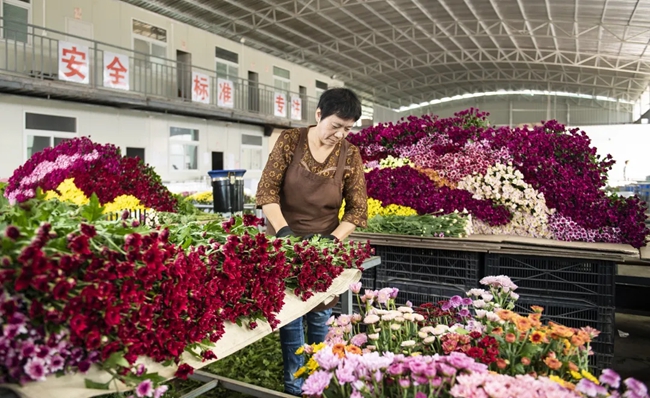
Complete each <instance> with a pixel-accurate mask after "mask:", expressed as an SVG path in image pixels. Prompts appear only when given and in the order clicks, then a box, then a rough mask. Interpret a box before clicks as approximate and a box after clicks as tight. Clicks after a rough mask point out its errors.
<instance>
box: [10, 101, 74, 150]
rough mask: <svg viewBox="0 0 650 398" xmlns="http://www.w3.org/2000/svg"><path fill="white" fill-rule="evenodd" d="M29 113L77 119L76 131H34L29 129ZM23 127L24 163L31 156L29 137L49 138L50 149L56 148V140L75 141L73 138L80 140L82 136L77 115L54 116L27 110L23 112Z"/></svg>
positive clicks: (39, 111) (48, 113)
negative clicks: (28, 150)
mask: <svg viewBox="0 0 650 398" xmlns="http://www.w3.org/2000/svg"><path fill="white" fill-rule="evenodd" d="M28 113H34V114H39V115H47V116H62V117H69V118H73V119H75V121H76V123H75V127H76V130H77V131H75V132H74V133H72V132H66V131H50V130H32V129H28V128H27V114H28ZM22 126H23V163H24V162H26V161H28V160H29V158H30V157H31V156H28V152H27V137H28V136H38V137H49V138H50V148H52V147H54V138H68V139H73V138H78V137H79V136H80V134H79V118H78V117H77V116H75V115H72V114H69V113H60V114H54V113H52V112H43V111H41V110H36V109H26V110H23V119H22Z"/></svg>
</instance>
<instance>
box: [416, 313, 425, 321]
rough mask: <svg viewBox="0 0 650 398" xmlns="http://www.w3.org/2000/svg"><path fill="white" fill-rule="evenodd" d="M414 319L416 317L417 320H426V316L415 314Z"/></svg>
mask: <svg viewBox="0 0 650 398" xmlns="http://www.w3.org/2000/svg"><path fill="white" fill-rule="evenodd" d="M413 319H414V320H415V321H416V322H422V321H423V320H424V316H422V315H420V314H413Z"/></svg>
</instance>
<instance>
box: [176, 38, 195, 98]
mask: <svg viewBox="0 0 650 398" xmlns="http://www.w3.org/2000/svg"><path fill="white" fill-rule="evenodd" d="M176 84H177V86H178V97H179V98H182V99H184V100H186V101H192V54H190V53H188V52H185V51H181V50H176Z"/></svg>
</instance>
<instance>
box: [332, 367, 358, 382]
mask: <svg viewBox="0 0 650 398" xmlns="http://www.w3.org/2000/svg"><path fill="white" fill-rule="evenodd" d="M336 379H337V380H338V381H339V383H341V384H345V383H352V382H354V381H355V380H357V378H356V377H355V376H354V366H349V365H347V366H346V365H343V366H340V367H339V368H338V369H336Z"/></svg>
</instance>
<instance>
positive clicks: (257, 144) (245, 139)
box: [241, 134, 262, 170]
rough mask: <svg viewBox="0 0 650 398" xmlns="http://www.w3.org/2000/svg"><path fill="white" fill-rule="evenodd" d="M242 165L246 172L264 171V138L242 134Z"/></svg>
mask: <svg viewBox="0 0 650 398" xmlns="http://www.w3.org/2000/svg"><path fill="white" fill-rule="evenodd" d="M241 164H242V167H243V168H244V169H246V170H262V137H261V136H257V135H249V134H242V136H241Z"/></svg>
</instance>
